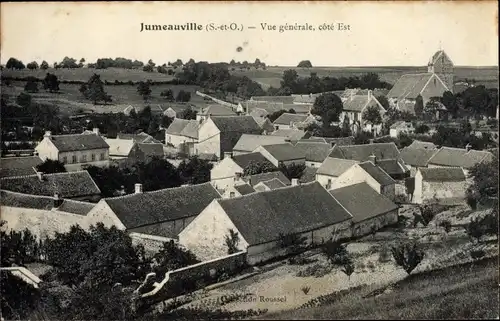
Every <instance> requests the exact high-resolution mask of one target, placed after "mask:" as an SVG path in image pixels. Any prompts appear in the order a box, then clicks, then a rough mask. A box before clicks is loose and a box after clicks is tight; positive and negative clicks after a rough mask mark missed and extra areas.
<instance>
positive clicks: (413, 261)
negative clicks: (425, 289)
mask: <svg viewBox="0 0 500 321" xmlns="http://www.w3.org/2000/svg"><path fill="white" fill-rule="evenodd" d="M391 253H392V256H393V257H394V260H395V261H396V263H397V264H398V265H399V266H401V267H402V268H403V269H404V270H405V271H406V273H408V274H410V273H411V272H412V271H413V270H414V269H415V268H416V267H417V266H418V265H419V264H420V262H422V260H423V258H424V255H425V253H424V252H423V250H421V249H419V247H418V245H417V244H416V243H402V244H399V245H396V246H394V247H392V248H391Z"/></svg>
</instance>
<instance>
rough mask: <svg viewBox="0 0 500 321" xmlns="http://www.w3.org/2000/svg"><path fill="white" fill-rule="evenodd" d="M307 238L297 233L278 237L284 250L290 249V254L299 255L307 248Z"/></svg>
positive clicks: (281, 234)
mask: <svg viewBox="0 0 500 321" xmlns="http://www.w3.org/2000/svg"><path fill="white" fill-rule="evenodd" d="M306 241H307V238H306V237H304V236H300V235H299V234H296V233H288V234H283V233H280V234H279V235H278V245H279V246H280V248H282V249H289V250H290V253H298V252H300V251H301V250H302V249H303V248H304V247H305V246H306Z"/></svg>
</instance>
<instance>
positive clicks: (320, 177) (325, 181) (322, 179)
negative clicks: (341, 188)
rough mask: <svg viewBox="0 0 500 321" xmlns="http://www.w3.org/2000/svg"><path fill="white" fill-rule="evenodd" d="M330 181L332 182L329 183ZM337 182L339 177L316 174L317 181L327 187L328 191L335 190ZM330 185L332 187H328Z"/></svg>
mask: <svg viewBox="0 0 500 321" xmlns="http://www.w3.org/2000/svg"><path fill="white" fill-rule="evenodd" d="M328 180H330V182H328ZM336 180H337V177H334V176H329V175H322V174H316V181H318V182H319V183H320V184H321V186H323V187H325V188H326V189H331V188H333V187H334V186H335V182H336ZM329 183H330V186H329V187H328V184H329Z"/></svg>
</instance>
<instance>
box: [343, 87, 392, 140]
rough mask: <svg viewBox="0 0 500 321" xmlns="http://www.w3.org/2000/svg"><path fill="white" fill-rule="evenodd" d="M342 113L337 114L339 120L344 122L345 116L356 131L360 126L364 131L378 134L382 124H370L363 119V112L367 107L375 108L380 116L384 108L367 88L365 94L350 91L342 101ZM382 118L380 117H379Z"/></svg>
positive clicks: (382, 114) (383, 112)
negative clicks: (347, 96) (348, 95)
mask: <svg viewBox="0 0 500 321" xmlns="http://www.w3.org/2000/svg"><path fill="white" fill-rule="evenodd" d="M343 106H344V107H343V109H342V113H341V114H340V115H339V120H340V122H344V119H345V117H347V118H348V120H349V125H351V128H352V129H354V130H353V131H357V128H361V129H363V130H365V131H370V132H373V133H375V134H377V135H378V134H379V133H380V132H381V130H382V124H381V123H380V124H371V123H370V122H368V121H366V120H365V119H363V117H364V113H365V111H366V110H367V109H368V108H377V109H378V111H379V113H380V116H381V118H382V117H383V116H384V114H385V112H386V110H385V108H384V107H383V106H382V104H380V102H379V101H378V100H377V98H375V96H373V94H372V91H371V90H369V91H368V93H367V94H366V95H357V94H354V93H352V94H351V96H350V97H349V98H347V99H345V101H344V102H343ZM381 120H382V119H381Z"/></svg>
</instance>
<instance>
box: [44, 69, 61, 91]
mask: <svg viewBox="0 0 500 321" xmlns="http://www.w3.org/2000/svg"><path fill="white" fill-rule="evenodd" d="M43 88H44V89H45V90H48V91H49V92H51V93H53V92H58V91H59V80H58V79H57V76H56V75H54V74H51V73H47V75H45V78H44V80H43Z"/></svg>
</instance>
